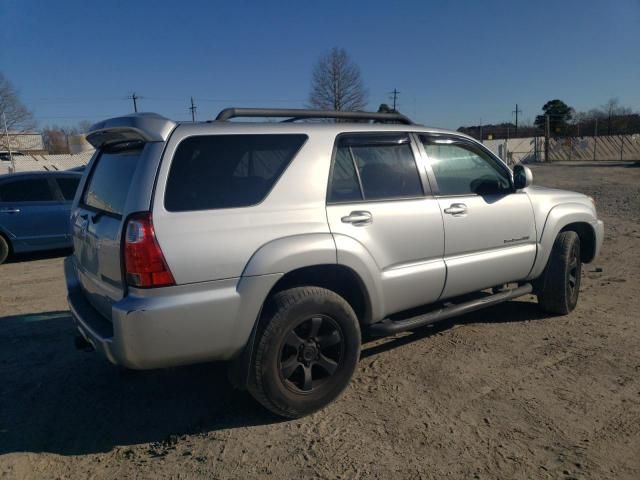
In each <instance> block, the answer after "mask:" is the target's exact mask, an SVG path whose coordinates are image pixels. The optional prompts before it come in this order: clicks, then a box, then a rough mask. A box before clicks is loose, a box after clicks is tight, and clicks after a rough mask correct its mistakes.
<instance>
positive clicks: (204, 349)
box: [65, 109, 603, 417]
mask: <svg viewBox="0 0 640 480" xmlns="http://www.w3.org/2000/svg"><path fill="white" fill-rule="evenodd" d="M235 117H252V118H255V117H270V118H278V117H280V118H285V119H286V120H284V121H282V122H278V123H274V122H260V123H249V122H247V121H230V119H232V118H235ZM310 118H314V119H316V118H325V119H326V118H332V119H335V121H332V122H331V123H329V122H327V121H326V120H325V121H324V122H318V121H315V122H308V121H307V122H300V121H299V120H303V119H310ZM88 140H89V141H90V142H91V143H92V144H93V145H94V146H95V147H96V149H97V153H96V155H95V156H94V158H93V159H92V160H91V162H90V164H89V166H88V168H87V170H86V172H85V174H84V176H83V179H82V181H81V184H80V187H79V189H78V193H77V194H76V198H75V200H74V204H73V208H72V214H71V224H72V230H73V232H72V233H73V243H74V254H73V255H72V256H71V257H69V258H67V259H66V261H65V275H66V280H67V286H68V292H69V296H68V300H69V305H70V307H71V311H72V313H73V318H74V320H75V322H76V324H77V328H78V330H79V331H80V334H81V336H79V337H78V339H77V340H78V342H77V343H78V346H79V347H86V348H95V349H97V350H99V351H100V352H102V353H103V354H104V355H105V356H106V357H107V358H108V359H109V360H110V361H111V362H113V363H115V364H118V365H123V366H125V367H128V368H134V369H149V368H159V367H168V366H174V365H182V364H189V363H195V362H205V361H210V360H225V361H229V366H230V369H229V371H230V378H231V379H232V381H233V382H234V384H235V385H236V386H239V387H244V388H247V389H248V390H249V392H251V394H252V395H253V396H254V397H255V398H256V399H257V400H258V401H259V402H260V403H262V404H263V405H264V406H265V407H266V408H268V409H269V410H271V411H272V412H275V413H276V414H278V415H282V416H285V417H298V416H302V415H305V414H308V413H310V412H313V411H315V410H318V409H320V408H322V407H323V406H325V405H327V404H328V403H329V402H331V401H332V400H334V399H335V398H336V397H338V396H339V395H340V393H341V392H342V391H343V390H344V389H345V387H346V386H347V384H348V382H349V380H350V378H351V376H352V375H353V373H354V370H355V368H356V365H357V363H358V358H359V354H360V343H361V338H362V337H363V336H364V335H367V336H369V337H371V336H384V335H390V334H395V333H397V332H401V331H406V330H413V329H415V328H417V327H420V326H423V325H427V324H430V323H433V322H436V321H438V320H442V319H444V318H449V317H451V316H454V315H458V314H461V313H466V312H470V311H473V310H476V309H478V308H481V307H485V306H489V305H494V304H496V303H498V302H502V301H505V300H508V299H511V298H515V297H518V296H521V295H525V294H528V293H534V294H536V295H537V296H538V300H539V303H540V306H541V307H542V309H543V310H544V311H546V312H551V313H554V314H566V313H568V312H570V311H571V310H572V309H573V308H574V307H575V306H576V302H577V300H578V292H579V288H580V273H581V265H582V263H585V262H591V261H592V260H593V259H594V258H595V257H596V255H597V254H598V250H599V249H600V245H601V243H602V238H603V224H602V222H601V221H599V220H598V219H597V217H596V209H595V206H594V203H593V200H592V199H591V198H589V197H587V196H585V195H582V194H579V193H573V192H567V191H562V190H552V189H547V188H541V187H532V186H530V184H531V179H532V176H531V171H530V170H529V169H528V168H526V167H524V166H521V165H518V166H516V167H514V170H513V172H512V171H511V170H510V169H509V168H508V167H507V166H506V165H505V164H504V163H503V162H502V161H501V160H500V159H499V158H497V157H496V156H494V155H493V154H492V153H491V152H489V151H488V150H487V149H486V148H484V147H483V145H482V144H480V143H478V142H476V141H475V140H473V139H472V138H469V137H467V136H465V135H461V134H460V133H457V132H450V131H445V130H438V129H433V128H426V127H423V126H419V125H415V124H413V123H412V122H411V121H410V120H408V119H407V118H406V117H404V116H402V115H399V114H376V113H372V114H369V113H364V112H355V113H354V112H325V111H309V110H261V109H227V110H224V111H222V112H221V113H220V114H219V115H218V118H217V119H216V121H213V122H204V123H180V124H177V123H174V122H172V121H170V120H168V119H166V118H163V117H161V116H158V115H155V114H136V115H128V116H125V117H120V118H113V119H110V120H106V121H104V122H101V123H98V124H97V125H94V126H93V128H92V130H91V132H90V133H89V134H88Z"/></svg>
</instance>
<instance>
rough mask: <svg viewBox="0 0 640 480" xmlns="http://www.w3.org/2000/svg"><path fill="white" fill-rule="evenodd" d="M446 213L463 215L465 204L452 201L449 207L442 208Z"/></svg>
mask: <svg viewBox="0 0 640 480" xmlns="http://www.w3.org/2000/svg"><path fill="white" fill-rule="evenodd" d="M444 213H446V214H448V215H464V214H465V213H467V206H466V205H465V204H464V203H452V204H451V206H450V207H449V208H445V209H444Z"/></svg>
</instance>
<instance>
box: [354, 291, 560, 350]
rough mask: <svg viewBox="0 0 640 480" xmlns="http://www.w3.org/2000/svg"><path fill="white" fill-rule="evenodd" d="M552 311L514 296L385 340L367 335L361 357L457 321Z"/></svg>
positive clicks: (518, 318) (503, 319)
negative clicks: (490, 305) (487, 306)
mask: <svg viewBox="0 0 640 480" xmlns="http://www.w3.org/2000/svg"><path fill="white" fill-rule="evenodd" d="M545 318H549V315H548V314H546V313H544V312H542V311H541V310H540V309H539V308H538V305H537V304H536V303H532V302H524V301H519V300H510V301H508V302H505V303H501V304H498V305H495V306H493V307H489V308H484V309H481V310H477V311H475V312H471V313H467V314H465V315H460V316H458V317H453V318H450V319H447V320H442V321H440V322H436V323H433V324H431V325H427V326H424V327H421V328H418V329H416V330H414V331H411V332H410V333H408V334H400V335H398V336H396V337H387V338H385V339H384V340H383V343H378V342H379V341H380V339H379V338H372V337H369V338H365V339H364V344H363V348H362V352H361V353H360V358H361V359H363V358H367V357H371V356H374V355H378V354H380V353H383V352H386V351H388V350H392V349H394V348H398V347H401V346H403V345H406V344H408V343H413V342H416V341H418V340H422V339H424V338H428V337H431V336H433V335H437V334H439V333H442V332H444V331H446V330H449V329H451V328H452V327H454V326H456V325H468V324H474V323H512V322H528V321H537V320H544V319H545Z"/></svg>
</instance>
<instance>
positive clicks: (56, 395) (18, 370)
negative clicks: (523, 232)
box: [0, 301, 544, 455]
mask: <svg viewBox="0 0 640 480" xmlns="http://www.w3.org/2000/svg"><path fill="white" fill-rule="evenodd" d="M540 318H544V315H542V314H541V313H540V312H539V311H538V310H537V308H535V305H534V304H531V303H527V302H517V301H516V302H513V301H512V302H508V303H505V304H502V305H498V306H495V307H492V308H489V309H486V310H484V311H479V312H475V313H472V314H468V315H465V316H463V317H459V318H457V319H455V320H451V321H444V322H441V323H439V324H436V325H433V326H430V327H425V328H422V329H419V330H416V332H415V333H413V334H410V335H406V336H403V337H399V338H395V339H391V340H386V341H385V343H382V344H378V345H374V344H372V342H369V343H367V344H365V346H364V349H363V352H362V357H363V358H366V357H369V356H372V355H376V354H379V353H382V352H384V351H387V350H390V349H393V348H397V347H400V346H402V345H405V344H407V343H410V342H413V341H416V340H420V339H423V338H426V337H429V336H431V335H434V334H436V333H440V332H442V331H444V330H446V329H448V328H451V327H452V326H453V325H457V324H461V323H476V322H483V323H484V322H494V323H495V322H511V321H529V320H537V319H540ZM74 338H75V329H74V327H73V325H72V322H71V318H70V316H69V313H68V312H66V311H59V312H46V313H41V314H31V315H17V316H8V317H0V345H2V348H1V349H0V454H4V453H10V452H50V453H56V454H61V455H78V454H87V453H98V452H107V451H109V450H111V449H113V448H114V447H116V446H126V445H135V444H140V443H151V444H152V446H151V447H150V448H155V449H157V448H162V445H164V444H170V443H171V442H172V441H174V440H172V439H175V438H176V436H177V437H179V436H181V435H185V434H205V433H211V432H215V431H220V430H225V429H229V428H235V427H240V426H251V425H264V424H271V423H277V422H280V421H282V420H281V419H279V418H277V417H275V416H273V415H271V414H270V413H269V412H267V411H266V410H265V409H263V408H261V407H260V406H259V405H258V404H257V403H256V402H255V401H254V400H253V399H252V398H251V397H250V396H249V394H248V393H246V392H242V391H238V390H234V389H233V388H232V387H231V385H230V383H229V382H228V380H227V378H226V372H225V367H224V365H222V364H203V365H196V366H190V367H180V368H173V369H164V370H154V371H145V372H134V371H126V370H122V369H119V368H117V367H114V366H113V365H111V364H109V363H108V362H107V361H106V360H104V359H103V358H102V357H101V356H100V355H97V354H92V353H84V352H80V351H77V350H76V349H75V348H74V347H73V341H74ZM156 444H158V445H156Z"/></svg>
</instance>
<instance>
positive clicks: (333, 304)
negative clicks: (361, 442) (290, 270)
mask: <svg viewBox="0 0 640 480" xmlns="http://www.w3.org/2000/svg"><path fill="white" fill-rule="evenodd" d="M263 322H264V323H263V327H262V328H261V329H260V331H259V332H258V337H257V340H256V342H257V343H256V348H255V355H254V358H253V361H252V365H251V371H250V378H249V384H248V390H249V392H250V393H251V394H252V395H253V397H254V398H255V399H256V400H258V401H259V402H260V403H261V404H262V405H263V406H265V407H266V408H267V409H269V410H270V411H271V412H273V413H275V414H276V415H279V416H282V417H287V418H298V417H302V416H304V415H307V414H310V413H312V412H314V411H316V410H319V409H321V408H323V407H325V406H326V405H328V404H329V403H331V402H332V401H333V400H335V399H336V398H337V397H338V396H340V394H341V393H342V392H343V391H344V389H345V388H346V387H347V385H348V384H349V381H350V380H351V377H352V375H353V373H354V371H355V369H356V366H357V363H358V359H359V358H360V342H361V338H360V327H359V324H358V319H357V317H356V315H355V313H354V312H353V309H352V308H351V306H350V305H349V303H348V302H347V301H346V300H344V299H343V298H342V297H340V296H339V295H338V294H336V293H335V292H332V291H330V290H326V289H324V288H319V287H297V288H291V289H289V290H284V291H282V292H279V293H277V294H276V295H274V297H273V298H272V299H271V300H270V302H269V305H268V307H267V309H266V316H265V318H263Z"/></svg>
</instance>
